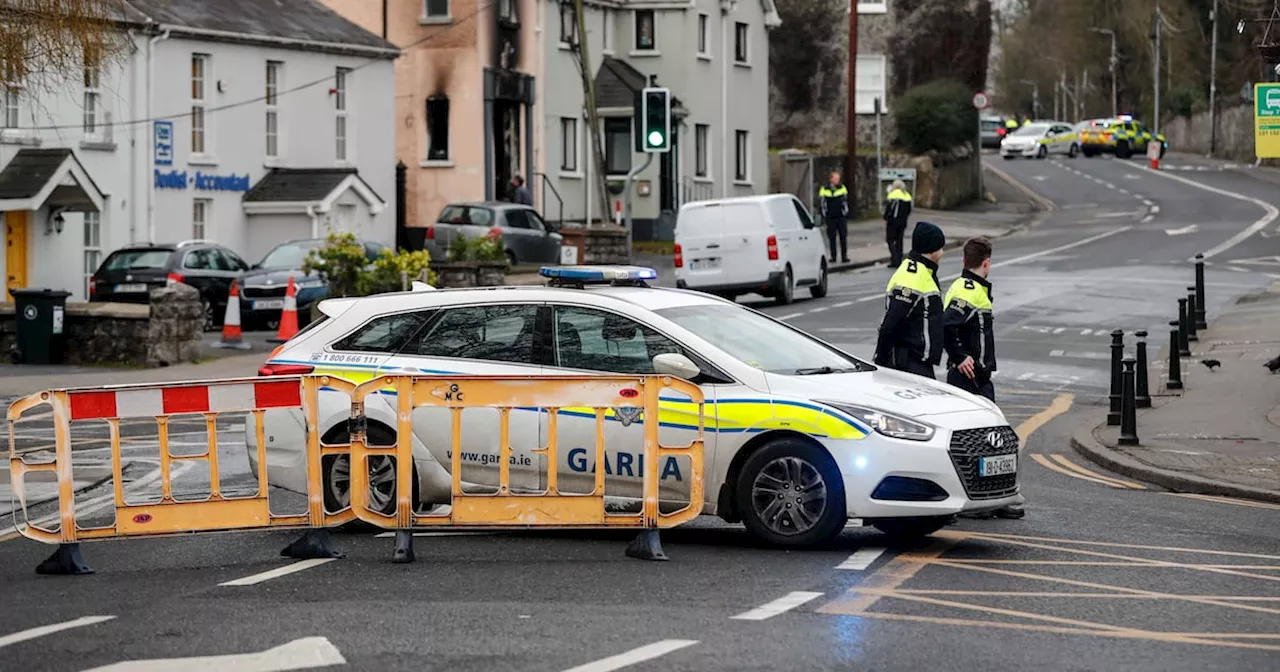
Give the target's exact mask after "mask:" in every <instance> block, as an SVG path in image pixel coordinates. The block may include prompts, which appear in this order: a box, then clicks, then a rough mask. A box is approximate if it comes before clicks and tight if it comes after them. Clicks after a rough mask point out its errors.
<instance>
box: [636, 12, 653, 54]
mask: <svg viewBox="0 0 1280 672" xmlns="http://www.w3.org/2000/svg"><path fill="white" fill-rule="evenodd" d="M657 48H658V41H657V39H656V38H655V37H654V25H653V10H652V9H638V10H636V51H652V50H654V49H657Z"/></svg>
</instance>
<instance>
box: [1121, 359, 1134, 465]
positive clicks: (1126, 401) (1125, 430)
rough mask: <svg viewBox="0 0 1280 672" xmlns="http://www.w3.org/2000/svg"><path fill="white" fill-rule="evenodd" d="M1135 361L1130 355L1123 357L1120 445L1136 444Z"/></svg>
mask: <svg viewBox="0 0 1280 672" xmlns="http://www.w3.org/2000/svg"><path fill="white" fill-rule="evenodd" d="M1136 363H1137V362H1136V361H1135V360H1134V358H1132V357H1125V358H1124V362H1123V364H1124V372H1123V374H1121V375H1122V376H1123V378H1124V381H1123V383H1122V386H1123V392H1122V394H1121V406H1120V408H1121V411H1120V445H1122V446H1136V445H1138V412H1137V405H1136V403H1135V399H1134V397H1135V393H1134V390H1135V387H1136V382H1135V373H1134V365H1135V364H1136Z"/></svg>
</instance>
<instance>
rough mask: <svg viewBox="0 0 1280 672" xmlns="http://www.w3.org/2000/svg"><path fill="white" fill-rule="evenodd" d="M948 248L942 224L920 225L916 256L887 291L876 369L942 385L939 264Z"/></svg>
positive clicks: (913, 242) (913, 251) (914, 235)
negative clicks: (939, 380)
mask: <svg viewBox="0 0 1280 672" xmlns="http://www.w3.org/2000/svg"><path fill="white" fill-rule="evenodd" d="M946 244H947V239H946V236H944V235H943V234H942V229H940V228H938V226H937V225H936V224H933V223H930V222H920V223H918V224H916V228H915V231H913V232H912V233H911V253H910V254H908V255H907V258H906V259H904V260H903V261H902V264H901V265H900V266H898V270H897V271H896V272H894V274H893V277H892V278H890V279H889V285H888V287H886V288H885V294H886V297H885V314H884V321H883V322H881V323H880V337H879V339H878V340H877V341H876V355H875V360H874V361H875V363H876V364H878V365H880V366H885V367H888V368H891V369H897V370H899V371H906V372H907V373H914V374H916V375H920V376H927V377H929V378H934V379H935V380H936V376H934V373H933V367H934V366H935V365H937V364H938V363H939V362H940V361H942V314H943V311H942V295H941V293H940V292H939V291H938V262H939V261H941V260H942V252H943V250H942V248H943V247H944V246H946Z"/></svg>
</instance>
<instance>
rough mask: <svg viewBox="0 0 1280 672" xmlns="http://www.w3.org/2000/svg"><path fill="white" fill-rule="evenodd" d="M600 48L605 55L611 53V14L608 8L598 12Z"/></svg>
mask: <svg viewBox="0 0 1280 672" xmlns="http://www.w3.org/2000/svg"><path fill="white" fill-rule="evenodd" d="M600 24H601V25H600V48H601V50H603V51H604V53H606V54H610V53H613V12H611V11H609V8H608V7H605V8H603V9H601V10H600Z"/></svg>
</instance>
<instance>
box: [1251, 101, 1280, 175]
mask: <svg viewBox="0 0 1280 672" xmlns="http://www.w3.org/2000/svg"><path fill="white" fill-rule="evenodd" d="M1253 143H1254V150H1255V153H1256V154H1257V155H1258V158H1260V159H1280V83H1266V84H1262V83H1259V84H1254V85H1253Z"/></svg>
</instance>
